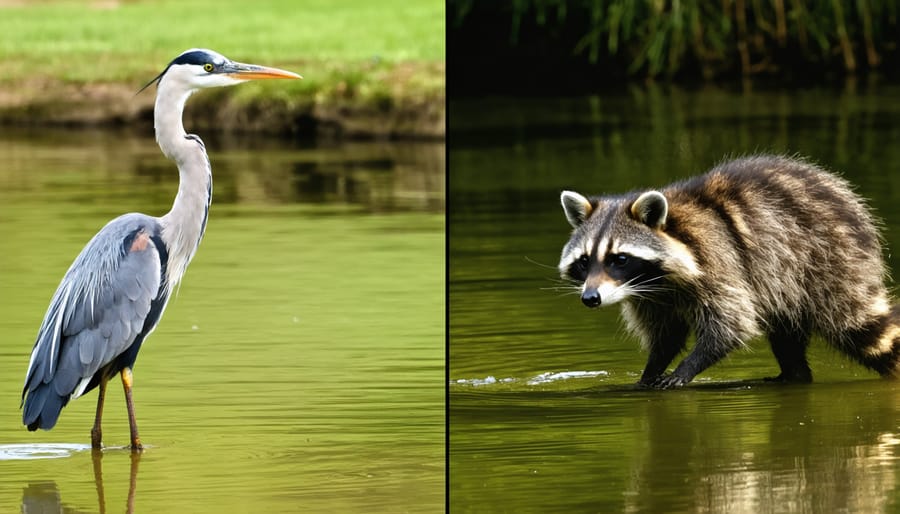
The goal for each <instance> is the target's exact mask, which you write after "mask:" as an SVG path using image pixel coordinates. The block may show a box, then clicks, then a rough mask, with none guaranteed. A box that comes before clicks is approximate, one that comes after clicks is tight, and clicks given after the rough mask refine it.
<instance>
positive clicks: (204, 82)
mask: <svg viewBox="0 0 900 514" xmlns="http://www.w3.org/2000/svg"><path fill="white" fill-rule="evenodd" d="M299 78H303V77H301V76H300V75H297V74H296V73H291V72H290V71H285V70H279V69H278V68H269V67H267V66H258V65H256V64H244V63H240V62H235V61H232V60H230V59H228V58H227V57H225V56H224V55H222V54H220V53H217V52H214V51H212V50H207V49H203V48H192V49H190V50H186V51H185V52H183V53H182V54H181V55H179V56H178V57H176V58H175V59H173V60H172V62H170V63H169V65H168V66H166V69H165V70H163V72H162V73H160V74H159V75H157V76H156V78H154V79H153V80H151V81H150V82H148V83H147V85H146V86H144V87H143V88H141V91H143V90H144V89H146V88H147V87H148V86H150V84H153V83H154V82H155V83H158V84H162V83H163V81H165V82H166V83H169V84H171V85H172V86H174V87H177V88H179V89H183V90H185V91H194V90H197V89H204V88H209V87H221V86H231V85H234V84H240V83H241V82H244V81H247V80H259V79H299Z"/></svg>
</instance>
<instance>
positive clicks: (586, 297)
mask: <svg viewBox="0 0 900 514" xmlns="http://www.w3.org/2000/svg"><path fill="white" fill-rule="evenodd" d="M581 303H583V304H584V305H585V306H586V307H592V308H593V307H599V306H600V292H599V291H597V290H596V289H585V290H584V292H583V293H581Z"/></svg>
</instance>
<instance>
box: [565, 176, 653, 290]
mask: <svg viewBox="0 0 900 514" xmlns="http://www.w3.org/2000/svg"><path fill="white" fill-rule="evenodd" d="M561 201H562V205H563V210H564V212H565V214H566V218H567V219H568V220H569V223H570V224H571V225H572V226H573V227H574V228H575V230H574V231H573V233H572V237H571V238H570V239H569V242H568V243H567V244H566V246H565V248H564V249H563V253H562V257H561V258H560V262H559V271H560V275H561V276H562V278H563V279H567V280H571V281H573V282H575V283H577V284H579V285H580V286H581V301H582V302H583V303H584V304H585V305H586V306H588V307H599V306H601V305H611V304H614V303H616V302H619V301H622V300H625V299H628V298H633V297H646V296H649V295H651V294H652V293H653V292H654V291H658V290H659V289H660V287H661V284H660V282H661V280H660V279H661V278H662V277H664V276H665V275H666V274H667V273H666V271H664V269H663V262H664V259H665V255H666V247H665V243H666V242H665V240H664V237H663V236H662V235H661V234H662V232H663V230H664V229H665V223H666V216H667V215H668V203H667V202H666V198H665V197H664V196H663V195H662V194H661V193H659V192H656V191H649V192H647V193H643V194H641V195H640V196H638V197H637V198H636V199H635V198H634V197H633V196H630V197H609V198H600V199H598V198H594V199H593V200H588V199H587V198H585V197H584V196H581V195H580V194H578V193H574V192H571V191H564V192H563V193H562V196H561Z"/></svg>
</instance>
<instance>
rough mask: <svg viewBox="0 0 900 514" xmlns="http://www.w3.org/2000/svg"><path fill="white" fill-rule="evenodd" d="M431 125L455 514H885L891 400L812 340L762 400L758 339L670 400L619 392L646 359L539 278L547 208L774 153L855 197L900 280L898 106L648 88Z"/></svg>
mask: <svg viewBox="0 0 900 514" xmlns="http://www.w3.org/2000/svg"><path fill="white" fill-rule="evenodd" d="M450 111H451V115H450V117H449V118H448V119H449V120H450V131H449V137H450V141H451V147H450V151H449V166H450V170H451V174H450V180H449V195H448V198H449V200H450V201H449V205H448V227H449V229H448V230H449V240H448V241H449V270H450V272H449V277H450V283H449V312H450V326H449V334H450V363H449V372H448V375H449V376H448V379H449V388H450V395H449V398H450V407H449V421H450V457H449V466H450V468H449V476H450V483H449V497H450V506H451V511H452V512H478V513H485V512H666V513H674V512H728V513H737V512H748V513H751V512H752V513H760V512H763V513H764V512H809V513H819V512H867V513H879V512H885V513H886V512H898V511H900V490H898V468H900V459H898V453H900V418H898V406H900V383H898V382H897V381H887V380H882V379H880V378H878V376H877V375H876V374H874V373H872V372H869V371H867V370H865V369H864V368H862V367H860V366H858V365H855V364H853V363H850V362H849V361H848V360H846V359H845V358H844V357H843V356H841V355H839V354H837V352H835V351H833V350H831V349H829V348H827V347H826V346H825V344H824V343H823V342H821V341H819V340H814V341H813V344H812V346H811V350H810V364H811V367H812V370H813V375H814V380H815V382H814V383H813V384H810V385H798V386H787V387H785V386H778V385H770V384H766V383H763V382H761V381H759V379H760V378H762V377H765V376H772V375H775V374H777V364H776V363H775V359H774V357H773V356H772V355H771V352H770V350H769V348H768V343H767V342H766V341H764V340H760V341H756V342H754V343H753V344H752V345H751V346H752V349H751V350H750V351H741V352H735V353H733V354H731V355H730V357H729V358H728V359H726V361H725V362H722V363H720V364H718V365H716V366H714V367H712V368H710V369H709V370H707V371H706V372H704V373H702V374H701V375H700V376H699V377H698V378H697V379H695V381H694V382H693V383H692V384H690V385H688V386H687V387H685V388H684V389H680V390H672V391H661V392H658V391H644V390H637V389H636V388H634V386H633V384H634V383H635V382H636V381H637V379H638V377H639V374H640V372H641V371H642V369H643V366H644V364H645V359H646V354H644V353H643V352H642V351H641V350H640V348H639V345H638V344H637V342H636V341H634V340H632V339H631V338H630V336H628V335H627V334H626V332H625V330H624V328H623V327H622V326H621V325H620V323H619V319H618V317H619V314H618V310H617V309H616V308H612V309H608V310H607V309H603V310H599V311H592V310H588V309H586V308H584V307H583V306H582V305H581V302H580V300H579V297H578V296H577V295H574V294H566V292H565V291H562V290H560V289H558V286H559V285H560V284H559V282H558V281H557V279H558V274H557V272H556V264H557V261H558V258H559V253H560V251H561V249H562V246H563V244H564V243H565V242H566V240H567V239H568V235H569V231H570V227H569V225H568V223H567V222H566V220H565V218H564V216H563V213H562V210H561V207H560V205H559V192H560V191H561V190H563V189H574V190H577V191H580V192H582V193H586V194H594V193H602V192H624V191H628V190H631V189H634V188H639V187H653V186H660V185H664V184H667V183H669V182H671V181H673V180H675V179H679V178H684V177H688V176H691V175H695V174H698V173H701V172H703V171H705V170H707V169H708V168H710V167H711V166H712V165H714V164H715V163H717V162H719V161H721V160H722V159H723V158H724V157H726V156H728V155H732V156H733V155H741V154H747V153H752V152H759V151H771V152H784V153H790V154H794V153H798V154H802V155H806V156H810V157H811V158H813V159H815V160H816V161H818V162H819V163H821V164H823V165H825V166H826V167H828V168H831V169H833V170H839V171H841V172H842V173H843V174H844V175H845V176H846V177H847V178H848V179H849V180H850V181H852V182H853V183H854V184H856V185H857V186H858V191H859V192H860V193H861V194H862V195H864V196H866V197H867V198H870V199H871V205H872V206H873V207H874V208H875V209H876V211H877V213H878V215H879V216H881V217H882V218H884V220H885V236H886V243H887V245H888V246H889V248H892V249H894V253H893V254H891V257H890V258H889V262H890V264H891V266H892V268H893V270H894V276H900V273H898V271H900V261H898V258H897V253H896V251H897V250H896V249H897V248H900V206H898V199H900V144H898V142H900V89H896V88H882V89H877V90H871V91H869V90H865V89H864V88H862V87H860V88H858V89H857V88H854V87H848V88H846V89H839V90H833V91H829V90H820V89H814V90H800V91H795V92H792V93H787V92H765V91H748V92H746V93H744V94H740V93H739V92H730V91H725V90H720V89H704V90H700V91H685V90H678V89H674V90H671V89H666V88H653V87H650V88H638V89H634V90H630V91H626V92H622V93H620V94H610V95H604V96H602V97H593V98H580V99H540V100H537V99H534V100H529V99H518V100H513V99H485V100H460V101H455V102H451V104H450ZM811 207H813V208H814V206H811ZM888 253H889V250H888V251H886V255H887V254H888ZM846 278H847V280H853V277H852V276H847V277H846ZM772 280H778V270H772Z"/></svg>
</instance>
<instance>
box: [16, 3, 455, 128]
mask: <svg viewBox="0 0 900 514" xmlns="http://www.w3.org/2000/svg"><path fill="white" fill-rule="evenodd" d="M0 31H2V33H3V34H4V37H3V38H2V39H0V69H2V70H3V72H2V73H0V121H2V122H4V123H65V124H103V123H131V122H135V121H138V120H142V119H144V118H146V117H148V116H149V112H150V111H151V110H152V103H153V93H152V92H144V93H143V94H141V95H138V96H135V95H134V93H135V92H137V90H138V89H140V87H141V86H143V85H144V84H145V83H146V82H147V81H148V80H150V79H151V78H153V77H154V76H156V74H158V73H159V72H160V71H161V70H162V69H163V67H164V66H165V65H166V64H167V63H168V62H169V61H170V60H171V59H172V58H173V57H175V56H176V55H178V54H179V53H180V52H181V51H183V50H185V49H187V48H192V47H205V48H212V49H214V50H216V51H218V52H221V53H223V54H225V55H226V56H228V57H230V58H232V59H235V60H238V61H244V62H254V63H258V64H266V65H272V66H278V67H282V68H285V69H289V70H292V71H296V72H298V73H300V74H301V75H303V77H304V80H302V81H290V82H278V83H277V84H267V83H249V84H246V85H242V86H241V87H239V88H230V89H227V90H221V91H214V92H205V93H204V94H202V95H198V97H197V98H196V99H194V100H192V102H191V104H190V107H189V108H188V112H187V116H188V121H189V122H191V123H193V125H192V126H197V125H200V126H204V125H214V126H217V127H220V128H222V129H225V130H229V129H252V130H268V131H273V132H276V131H277V132H304V133H305V132H308V131H318V132H322V131H324V132H328V133H334V134H337V135H349V136H357V135H359V136H381V137H384V136H413V137H415V136H423V137H442V136H443V132H444V128H443V126H444V4H443V2H442V1H440V0H414V1H402V0H386V1H379V2H367V1H365V0H337V1H329V0H301V1H292V0H257V1H255V2H243V1H212V0H200V1H192V2H178V1H169V0H149V1H139V2H138V1H131V2H128V1H113V0H95V1H87V0H85V1H80V2H55V1H53V2H24V1H22V0H0Z"/></svg>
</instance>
